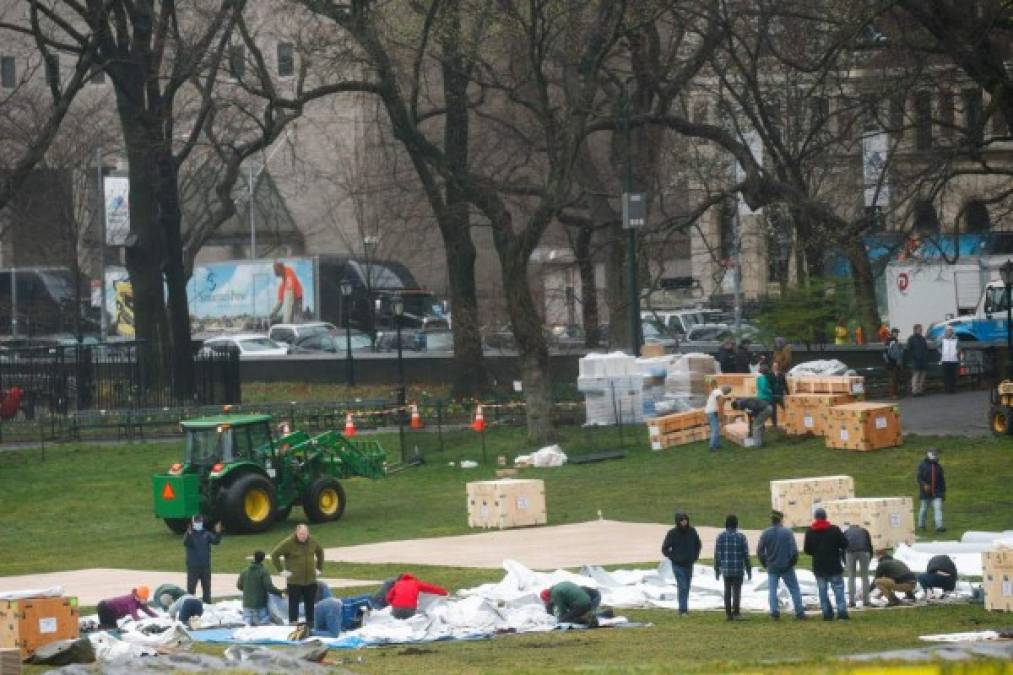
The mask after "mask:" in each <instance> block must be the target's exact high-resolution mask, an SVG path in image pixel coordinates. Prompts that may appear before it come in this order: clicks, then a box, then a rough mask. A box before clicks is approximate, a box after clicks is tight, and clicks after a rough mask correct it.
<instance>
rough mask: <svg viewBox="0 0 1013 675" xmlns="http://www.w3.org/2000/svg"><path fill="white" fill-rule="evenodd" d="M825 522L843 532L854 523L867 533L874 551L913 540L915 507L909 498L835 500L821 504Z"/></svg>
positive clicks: (912, 541) (909, 542) (910, 542)
mask: <svg viewBox="0 0 1013 675" xmlns="http://www.w3.org/2000/svg"><path fill="white" fill-rule="evenodd" d="M823 508H824V509H826V511H827V518H828V519H829V520H830V522H831V523H833V524H834V525H837V526H838V527H840V528H841V529H842V530H843V529H846V528H845V524H847V523H856V524H858V525H861V526H862V527H864V528H865V529H867V530H868V531H869V535H870V536H871V537H872V548H873V549H875V550H876V551H879V550H881V549H887V548H893V547H894V546H896V545H897V544H902V543H903V544H912V543H914V540H915V513H914V503H913V500H912V499H911V498H910V497H871V498H855V499H835V500H828V501H826V502H824V503H823Z"/></svg>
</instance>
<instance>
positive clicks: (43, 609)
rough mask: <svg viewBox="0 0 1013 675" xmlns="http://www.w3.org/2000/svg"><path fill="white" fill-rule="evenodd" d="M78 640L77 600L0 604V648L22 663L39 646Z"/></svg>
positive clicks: (61, 598) (13, 601) (57, 599)
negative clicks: (17, 655) (15, 654)
mask: <svg viewBox="0 0 1013 675" xmlns="http://www.w3.org/2000/svg"><path fill="white" fill-rule="evenodd" d="M77 637H78V612H77V598H72V597H56V598H23V599H21V600H0V647H4V648H7V649H18V650H20V652H21V659H22V660H24V659H26V658H28V657H29V656H31V655H32V654H34V653H35V650H36V649H38V648H39V647H42V646H43V645H48V644H49V643H50V642H56V641H57V640H70V639H75V638H77Z"/></svg>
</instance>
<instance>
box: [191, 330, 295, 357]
mask: <svg viewBox="0 0 1013 675" xmlns="http://www.w3.org/2000/svg"><path fill="white" fill-rule="evenodd" d="M228 349H238V350H239V358H240V359H243V360H246V359H258V358H270V357H278V356H286V355H287V354H288V353H289V349H290V347H289V346H288V345H285V344H282V343H280V342H275V341H274V340H272V339H270V338H269V337H267V336H266V335H257V334H254V333H240V334H238V335H226V336H221V337H215V338H210V339H207V340H205V341H204V345H203V346H202V347H201V353H203V354H213V353H216V352H217V353H221V352H224V351H226V350H228Z"/></svg>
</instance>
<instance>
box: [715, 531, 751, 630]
mask: <svg viewBox="0 0 1013 675" xmlns="http://www.w3.org/2000/svg"><path fill="white" fill-rule="evenodd" d="M738 528H739V519H738V517H737V516H735V515H729V516H728V517H727V518H725V531H724V532H722V533H721V534H719V535H718V538H717V541H715V542H714V578H715V579H720V578H721V577H724V578H725V618H726V619H728V620H729V621H734V620H737V619H741V618H742V615H741V614H739V600H740V598H741V597H742V575H743V574H744V575H745V576H747V577H748V578H749V579H750V581H752V579H753V568H752V565H750V564H749V541H748V540H747V539H746V535H744V534H742V533H741V532H739V529H738Z"/></svg>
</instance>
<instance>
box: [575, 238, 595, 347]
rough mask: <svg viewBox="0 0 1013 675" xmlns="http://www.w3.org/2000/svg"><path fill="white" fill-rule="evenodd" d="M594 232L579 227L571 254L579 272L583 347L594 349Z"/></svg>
mask: <svg viewBox="0 0 1013 675" xmlns="http://www.w3.org/2000/svg"><path fill="white" fill-rule="evenodd" d="M593 236H594V230H593V229H591V228H590V227H581V228H578V230H577V237H576V239H574V245H573V249H574V251H573V253H574V256H575V257H576V259H577V270H578V271H579V272H580V303H581V304H580V307H581V317H582V319H583V326H584V345H585V346H586V347H587V348H588V349H594V348H595V347H598V345H599V344H600V343H601V330H600V329H599V327H598V323H599V319H598V288H597V284H596V283H595V278H594V260H592V258H591V239H592V238H593Z"/></svg>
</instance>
